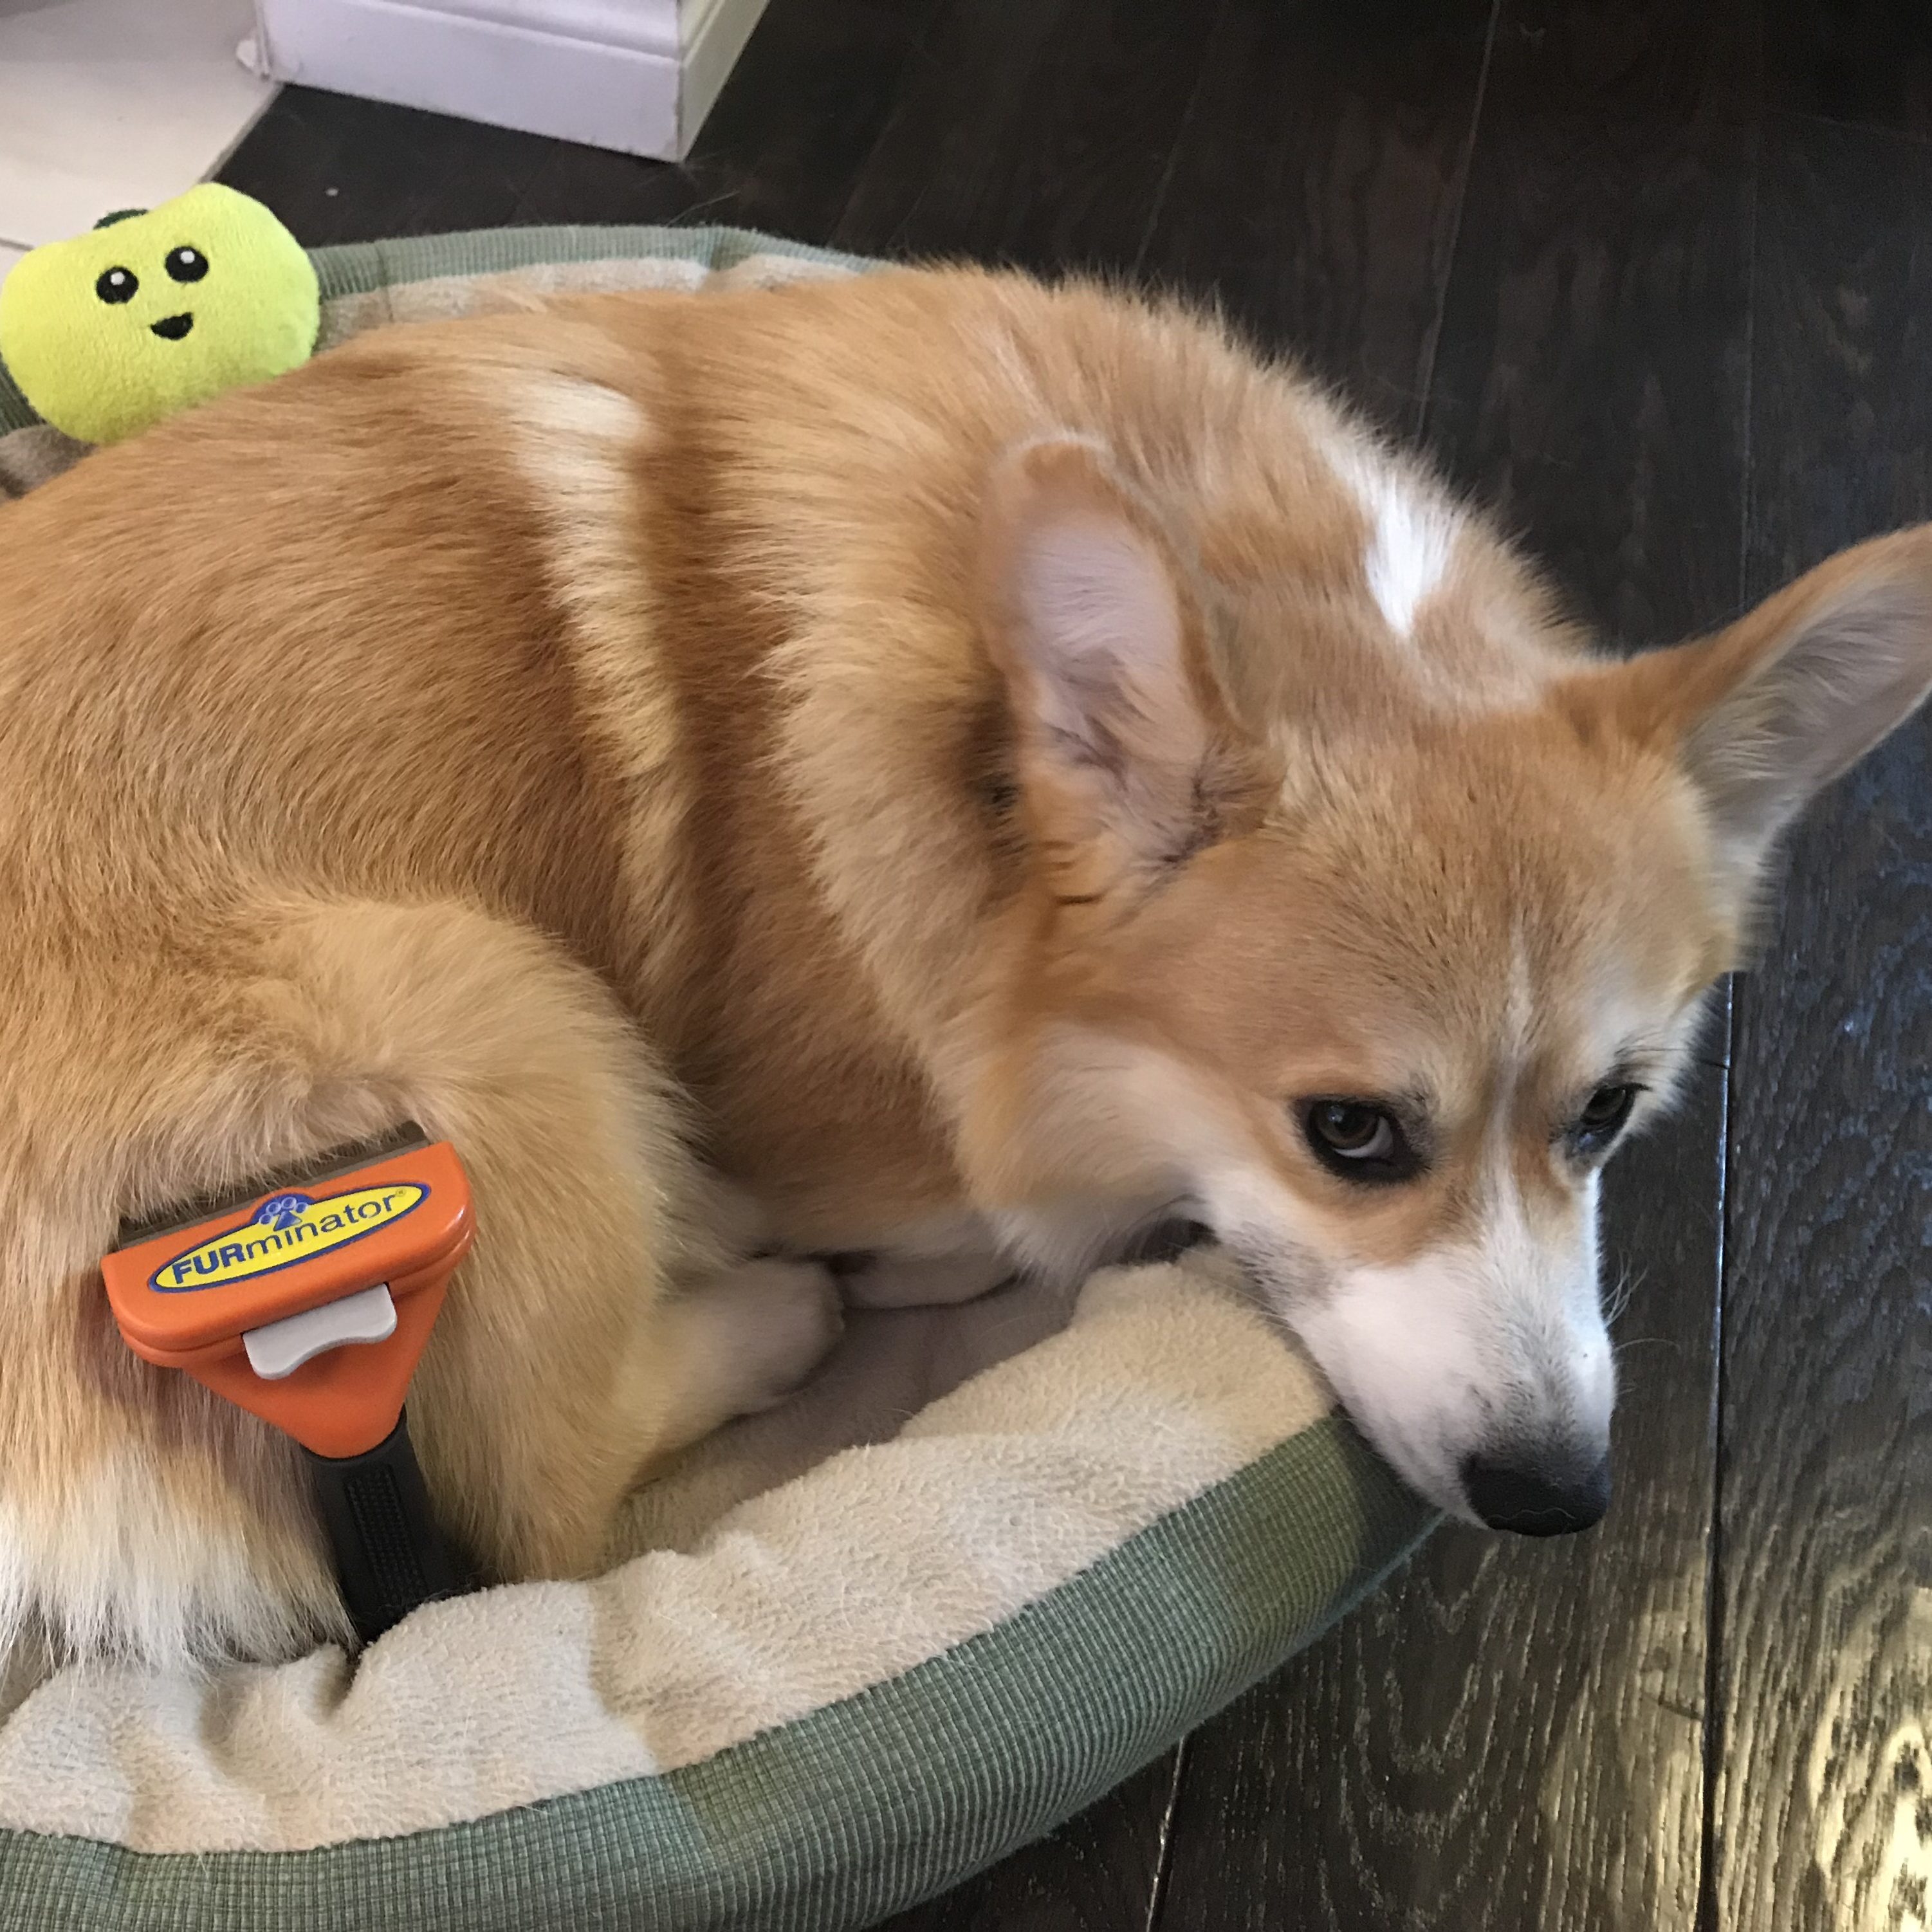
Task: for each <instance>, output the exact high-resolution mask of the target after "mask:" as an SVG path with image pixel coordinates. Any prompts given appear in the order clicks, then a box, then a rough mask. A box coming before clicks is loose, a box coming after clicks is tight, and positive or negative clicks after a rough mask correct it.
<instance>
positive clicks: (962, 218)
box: [837, 0, 1221, 274]
mask: <svg viewBox="0 0 1932 1932" xmlns="http://www.w3.org/2000/svg"><path fill="white" fill-rule="evenodd" d="M1220 4H1221V0H1201V4H1194V5H1175V0H1104V4H1103V3H1102V0H948V4H947V5H945V6H944V7H942V8H941V11H940V12H939V13H938V16H937V17H935V20H934V21H933V23H932V27H931V28H930V30H929V33H928V34H927V35H926V38H925V40H924V43H923V46H922V51H921V55H920V58H919V62H918V63H917V65H916V68H911V69H909V70H908V74H907V85H906V86H905V87H904V89H903V90H902V91H901V94H900V96H899V98H898V101H897V103H896V105H895V109H894V111H893V113H892V118H891V119H890V121H889V124H887V126H886V130H885V132H884V133H883V135H882V136H881V137H880V140H879V142H878V144H877V147H876V148H874V151H873V152H872V154H871V156H870V157H869V158H868V160H867V162H866V164H865V166H864V167H863V169H861V171H860V172H859V180H858V184H857V186H856V189H855V190H854V192H853V196H852V199H851V202H850V205H849V206H848V207H847V210H846V213H845V216H844V219H843V220H841V223H840V224H839V226H838V230H837V239H838V242H839V245H841V247H844V248H853V249H856V250H858V251H860V252H861V253H864V254H886V255H895V256H901V257H932V256H965V257H968V258H970V259H972V260H978V261H998V262H1007V263H1016V264H1018V265H1019V266H1023V267H1028V268H1033V269H1043V270H1064V269H1071V268H1091V269H1100V270H1103V271H1106V272H1111V273H1114V274H1120V273H1123V272H1126V271H1127V270H1129V269H1131V267H1132V266H1133V263H1134V260H1135V259H1136V257H1137V256H1138V255H1139V253H1140V250H1141V247H1142V243H1143V242H1144V241H1145V239H1146V236H1147V232H1148V226H1149V224H1150V223H1151V220H1152V219H1153V217H1154V210H1155V208H1156V207H1157V205H1158V202H1159V199H1160V190H1161V185H1162V183H1163V181H1164V179H1165V178H1166V172H1167V168H1168V164H1169V159H1170V157H1171V156H1172V153H1173V151H1174V146H1175V142H1176V140H1177V139H1178V137H1179V135H1180V132H1181V127H1182V126H1183V124H1184V122H1185V121H1186V118H1187V110H1188V107H1189V104H1190V101H1192V99H1193V93H1194V88H1195V84H1196V79H1197V77H1198V76H1199V73H1200V70H1201V65H1202V60H1203V58H1204V57H1205V53H1206V50H1207V46H1208V37H1209V35H1210V34H1211V31H1212V29H1213V26H1214V20H1215V17H1216V16H1217V13H1218V10H1219V8H1220Z"/></svg>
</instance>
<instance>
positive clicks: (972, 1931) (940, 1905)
mask: <svg viewBox="0 0 1932 1932" xmlns="http://www.w3.org/2000/svg"><path fill="white" fill-rule="evenodd" d="M1177 1760H1178V1753H1177V1752H1175V1751H1167V1752H1164V1753H1163V1754H1162V1755H1161V1757H1160V1758H1158V1759H1157V1760H1156V1761H1155V1762H1154V1763H1152V1764H1151V1765H1149V1766H1148V1768H1147V1769H1145V1771H1143V1772H1141V1773H1140V1774H1139V1776H1138V1777H1136V1778H1130V1779H1129V1780H1128V1781H1127V1783H1126V1784H1123V1785H1122V1786H1121V1787H1120V1788H1119V1789H1118V1790H1115V1791H1114V1792H1112V1793H1109V1795H1108V1796H1106V1797H1105V1798H1103V1799H1101V1801H1100V1803H1099V1804H1097V1805H1091V1806H1089V1807H1088V1809H1087V1810H1086V1811H1084V1812H1082V1814H1080V1816H1079V1817H1077V1818H1076V1819H1074V1820H1072V1821H1071V1822H1070V1823H1068V1824H1067V1825H1065V1826H1062V1827H1061V1829H1060V1830H1058V1832H1054V1833H1053V1834H1052V1835H1051V1836H1050V1837H1048V1838H1042V1839H1040V1840H1039V1841H1037V1843H1033V1844H1031V1845H1028V1846H1026V1847H1025V1849H1024V1850H1022V1851H1019V1852H1015V1853H1014V1854H1013V1855H1012V1856H1011V1857H1010V1858H1007V1859H1005V1860H1004V1861H1002V1862H1001V1864H998V1865H995V1867H993V1868H992V1870H990V1871H988V1872H984V1873H981V1875H980V1876H979V1877H977V1878H976V1879H968V1881H967V1882H966V1883H965V1884H964V1885H956V1886H955V1887H954V1888H953V1890H952V1891H949V1892H947V1893H945V1894H944V1895H943V1896H941V1897H938V1898H935V1899H932V1900H929V1901H928V1903H926V1904H924V1905H922V1906H914V1907H913V1909H911V1910H910V1911H908V1912H901V1913H899V1914H898V1915H897V1916H896V1917H895V1918H889V1919H887V1920H886V1921H884V1922H883V1924H882V1925H881V1926H880V1928H879V1932H1144V1929H1145V1926H1146V1924H1147V1922H1148V1909H1149V1906H1150V1904H1151V1901H1152V1900H1153V1897H1154V1887H1155V1883H1156V1881H1157V1874H1158V1873H1159V1871H1160V1866H1161V1863H1162V1858H1163V1849H1164V1844H1165V1840H1166V1829H1167V1817H1168V1807H1169V1801H1170V1799H1171V1798H1172V1795H1173V1790H1174V1780H1175V1766H1176V1763H1177Z"/></svg>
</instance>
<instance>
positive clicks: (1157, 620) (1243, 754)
mask: <svg viewBox="0 0 1932 1932" xmlns="http://www.w3.org/2000/svg"><path fill="white" fill-rule="evenodd" d="M980 568H981V597H982V612H983V621H984V628H985V631H986V638H987V643H988V646H989V649H990V650H991V652H992V655H993V658H994V661H995V664H997V665H998V667H999V669H1000V671H1001V674H1002V676H1004V679H1005V680H1006V684H1007V694H1008V698H1009V701H1010V707H1011V712H1012V715H1013V726H1014V733H1015V741H1016V755H1017V762H1018V767H1019V769H1018V772H1017V774H1016V775H1017V777H1018V778H1019V787H1020V792H1021V796H1022V800H1023V802H1024V806H1025V812H1026V815H1027V820H1028V826H1029V829H1030V830H1031V832H1032V834H1033V835H1034V841H1035V844H1036V847H1037V850H1038V851H1039V852H1040V854H1041V856H1043V859H1044V860H1045V862H1046V864H1047V865H1048V866H1049V868H1050V870H1051V872H1052V884H1053V889H1054V891H1055V895H1056V896H1058V898H1060V899H1061V901H1063V902H1064V903H1069V904H1071V903H1079V902H1086V901H1092V900H1094V899H1097V898H1102V897H1104V896H1106V895H1107V894H1109V893H1110V892H1112V891H1114V890H1115V889H1117V888H1124V889H1129V890H1132V889H1134V888H1135V887H1136V886H1137V885H1142V886H1144V885H1145V884H1147V883H1151V881H1152V880H1154V879H1156V878H1157V877H1159V876H1160V874H1162V873H1163V871H1166V870H1167V869H1169V868H1172V867H1173V866H1175V865H1178V864H1179V863H1180V862H1182V861H1183V860H1184V859H1187V858H1189V857H1190V856H1192V855H1193V853H1196V852H1198V851H1199V850H1202V848H1203V847H1206V846H1208V845H1211V844H1214V843H1216V842H1217V841H1218V840H1220V839H1222V838H1228V837H1230V836H1232V835H1234V834H1235V833H1236V832H1241V831H1245V830H1247V829H1251V828H1252V827H1253V825H1254V824H1255V823H1257V822H1258V821H1259V818H1260V816H1261V814H1262V811H1263V810H1264V809H1265V807H1266V805H1267V802H1268V797H1269V796H1270V795H1271V792H1272V790H1274V787H1275V786H1276V784H1277V783H1278V774H1277V772H1276V771H1275V769H1274V765H1273V762H1272V760H1271V759H1270V758H1269V757H1268V756H1267V754H1265V751H1264V750H1263V748H1262V747H1261V746H1260V745H1258V744H1256V742H1254V741H1253V739H1250V737H1249V736H1247V734H1246V733H1244V732H1243V731H1242V730H1241V728H1240V727H1239V726H1238V724H1237V723H1236V722H1235V718H1234V716H1233V714H1232V711H1231V710H1230V709H1229V703H1228V700H1227V695H1226V692H1225V691H1223V688H1222V686H1221V682H1220V679H1219V678H1218V677H1217V676H1216V674H1215V671H1214V664H1213V662H1212V661H1211V658H1210V657H1209V655H1208V643H1207V637H1206V632H1205V624H1204V619H1203V616H1202V610H1201V607H1200V604H1199V599H1198V598H1197V597H1196V594H1195V592H1194V589H1193V585H1192V583H1190V579H1189V575H1188V573H1187V569H1186V568H1185V566H1184V565H1183V564H1182V563H1181V560H1180V559H1178V557H1177V556H1176V555H1175V550H1174V547H1173V545H1172V542H1171V541H1170V540H1169V538H1168V536H1167V535H1166V532H1164V531H1163V529H1162V528H1161V526H1160V521H1159V520H1158V519H1157V517H1155V515H1154V514H1153V512H1152V511H1151V510H1150V509H1149V508H1148V506H1147V505H1145V504H1144V503H1142V502H1141V501H1140V500H1139V498H1138V497H1137V496H1136V495H1135V494H1134V493H1133V491H1132V490H1130V489H1129V488H1128V487H1127V484H1125V483H1124V482H1123V481H1121V478H1119V476H1118V475H1117V474H1116V473H1115V470H1114V468H1113V466H1112V463H1110V462H1109V460H1108V459H1107V457H1106V453H1105V452H1103V450H1101V449H1100V448H1099V447H1098V446H1096V445H1095V444H1094V443H1090V442H1088V441H1086V440H1083V439H1080V438H1076V437H1064V438H1059V439H1055V440H1052V441H1047V442H1041V443H1029V444H1027V445H1025V446H1022V448H1020V449H1018V450H1016V451H1015V452H1013V453H1012V454H1010V455H1009V456H1007V458H1005V459H1004V460H1003V461H1002V462H1001V464H1000V466H998V469H996V471H995V474H994V475H993V478H992V484H991V488H990V490H989V497H988V502H987V505H986V517H985V523H984V526H983V532H982V542H981V559H980Z"/></svg>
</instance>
